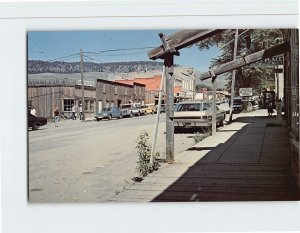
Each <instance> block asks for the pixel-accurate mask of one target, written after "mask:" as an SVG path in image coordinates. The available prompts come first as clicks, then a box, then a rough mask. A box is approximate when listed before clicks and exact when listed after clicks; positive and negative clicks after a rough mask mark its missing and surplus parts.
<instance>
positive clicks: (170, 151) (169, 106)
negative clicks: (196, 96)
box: [165, 54, 174, 163]
mask: <svg viewBox="0 0 300 233" xmlns="http://www.w3.org/2000/svg"><path fill="white" fill-rule="evenodd" d="M173 65H174V55H173V54H168V55H167V56H166V58H165V66H166V68H167V69H166V72H165V77H166V162H167V163H173V162H174V122H173V117H174V79H173V68H174V67H173Z"/></svg>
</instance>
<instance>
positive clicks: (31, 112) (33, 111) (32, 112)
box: [30, 106, 36, 116]
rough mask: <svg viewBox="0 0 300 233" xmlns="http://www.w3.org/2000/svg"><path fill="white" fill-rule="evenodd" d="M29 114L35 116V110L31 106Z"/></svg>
mask: <svg viewBox="0 0 300 233" xmlns="http://www.w3.org/2000/svg"><path fill="white" fill-rule="evenodd" d="M30 114H31V115H33V116H36V110H35V108H34V107H33V106H32V107H31V110H30Z"/></svg>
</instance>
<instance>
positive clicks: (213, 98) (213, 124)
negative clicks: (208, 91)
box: [211, 76, 217, 136]
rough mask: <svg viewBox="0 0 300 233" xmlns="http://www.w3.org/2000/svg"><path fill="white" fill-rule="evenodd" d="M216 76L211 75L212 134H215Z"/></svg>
mask: <svg viewBox="0 0 300 233" xmlns="http://www.w3.org/2000/svg"><path fill="white" fill-rule="evenodd" d="M216 78H217V77H216V76H214V77H212V79H211V80H212V84H213V85H212V86H213V87H212V100H213V101H212V111H211V113H212V135H213V136H214V135H216V134H217V106H216V91H217V88H216V86H217V85H216Z"/></svg>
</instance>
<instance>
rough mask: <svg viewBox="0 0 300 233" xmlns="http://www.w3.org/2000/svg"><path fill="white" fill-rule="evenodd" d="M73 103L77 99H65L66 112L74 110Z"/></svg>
mask: <svg viewBox="0 0 300 233" xmlns="http://www.w3.org/2000/svg"><path fill="white" fill-rule="evenodd" d="M73 105H75V100H72V99H64V106H63V110H64V112H70V111H72V106H73Z"/></svg>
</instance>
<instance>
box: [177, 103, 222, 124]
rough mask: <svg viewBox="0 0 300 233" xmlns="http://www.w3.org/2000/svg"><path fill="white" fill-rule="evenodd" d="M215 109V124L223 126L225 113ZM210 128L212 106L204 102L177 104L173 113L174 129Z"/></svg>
mask: <svg viewBox="0 0 300 233" xmlns="http://www.w3.org/2000/svg"><path fill="white" fill-rule="evenodd" d="M216 108H217V111H216V113H217V124H219V125H220V126H222V125H223V122H224V119H225V116H226V112H225V111H223V110H220V109H219V108H218V106H216ZM211 126H212V104H211V103H210V102H204V101H193V102H181V103H178V104H177V105H176V107H175V111H174V127H175V129H179V128H197V127H211Z"/></svg>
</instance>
